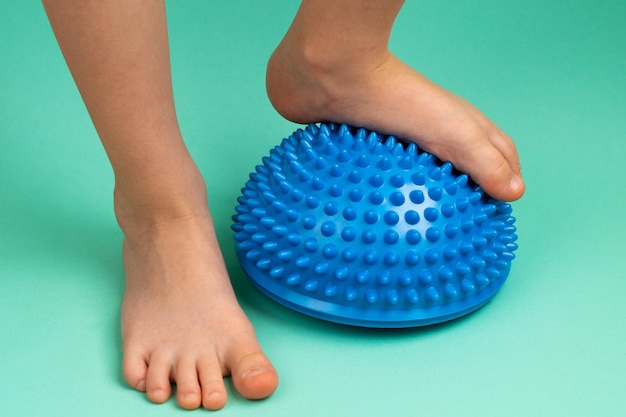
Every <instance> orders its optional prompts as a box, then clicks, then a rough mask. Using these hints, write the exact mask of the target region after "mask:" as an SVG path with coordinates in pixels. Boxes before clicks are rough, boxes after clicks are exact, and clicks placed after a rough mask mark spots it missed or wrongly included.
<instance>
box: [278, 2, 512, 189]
mask: <svg viewBox="0 0 626 417" xmlns="http://www.w3.org/2000/svg"><path fill="white" fill-rule="evenodd" d="M403 3H404V1H403V0H385V1H379V0H303V2H302V4H301V6H300V9H299V10H298V13H297V15H296V17H295V19H294V22H293V24H292V25H291V27H290V28H289V31H288V32H287V34H286V35H285V38H284V39H283V41H282V42H281V43H280V45H279V46H278V48H277V49H276V51H275V52H274V54H273V55H272V57H271V58H270V61H269V63H268V72H267V90H268V95H269V98H270V100H271V101H272V104H273V105H274V107H275V108H276V109H277V110H278V112H279V113H280V114H282V115H283V116H284V117H286V118H287V119H289V120H292V121H294V122H298V123H308V122H318V121H335V122H345V123H350V124H353V125H356V126H364V127H368V128H370V129H374V130H377V131H379V132H381V133H387V134H394V135H396V136H399V137H403V138H405V139H410V140H413V141H415V142H416V143H418V144H419V145H420V147H421V148H423V149H425V150H427V151H429V152H432V153H434V154H436V155H437V156H438V157H439V158H441V159H443V160H447V161H451V162H452V163H453V164H454V165H455V166H456V167H457V168H459V169H460V170H462V171H464V172H467V173H468V174H469V175H470V176H471V177H472V178H473V179H474V180H475V181H476V182H477V183H478V184H480V185H481V186H482V187H483V189H484V190H485V191H486V192H487V193H489V194H490V195H491V196H493V197H495V198H499V199H502V200H515V199H518V198H520V197H521V196H522V194H523V192H524V183H523V181H522V179H521V173H520V170H521V169H520V164H519V160H518V155H517V151H516V149H515V145H514V144H513V141H512V140H511V139H510V138H509V137H508V136H507V135H506V134H505V133H503V132H502V131H501V130H500V129H499V128H498V127H497V126H496V125H495V124H493V123H492V122H491V121H490V120H489V119H487V117H485V116H484V115H483V114H482V113H481V112H480V111H479V110H477V109H476V108H475V107H473V106H472V105H471V104H469V103H468V102H466V101H465V100H463V99H461V98H460V97H458V96H456V95H454V94H452V93H450V92H448V91H446V90H444V89H442V88H441V87H439V86H437V85H435V84H433V83H432V82H431V81H429V80H428V79H426V78H425V77H424V76H422V75H421V74H419V73H418V72H416V71H414V70H412V69H411V68H409V67H408V66H406V65H405V64H404V63H402V62H401V61H400V60H398V59H397V58H396V57H395V56H394V55H393V54H391V53H390V52H389V50H388V48H387V44H388V40H389V35H390V33H391V28H392V25H393V22H394V20H395V17H396V15H397V14H398V12H399V11H400V8H401V7H402V4H403Z"/></svg>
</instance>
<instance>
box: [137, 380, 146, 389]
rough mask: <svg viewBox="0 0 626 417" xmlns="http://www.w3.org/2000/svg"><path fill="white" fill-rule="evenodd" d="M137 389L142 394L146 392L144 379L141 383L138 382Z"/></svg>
mask: <svg viewBox="0 0 626 417" xmlns="http://www.w3.org/2000/svg"><path fill="white" fill-rule="evenodd" d="M135 389H136V390H137V391H141V392H143V391H145V390H146V381H145V380H143V379H142V380H141V381H139V382H137V385H135Z"/></svg>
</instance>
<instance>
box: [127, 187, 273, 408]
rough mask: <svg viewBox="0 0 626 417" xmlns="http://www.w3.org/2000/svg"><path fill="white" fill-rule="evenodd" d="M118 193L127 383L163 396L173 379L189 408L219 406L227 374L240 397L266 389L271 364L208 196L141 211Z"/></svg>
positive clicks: (155, 397)
mask: <svg viewBox="0 0 626 417" xmlns="http://www.w3.org/2000/svg"><path fill="white" fill-rule="evenodd" d="M117 194H118V195H116V214H117V216H118V221H119V223H120V226H121V227H122V229H123V230H124V232H125V240H124V248H123V253H124V264H125V269H126V281H127V284H126V292H125V295H124V301H123V306H122V339H123V351H124V361H123V373H124V377H125V379H126V381H127V382H128V384H129V385H130V386H131V387H133V388H136V389H137V390H139V391H145V392H146V393H147V396H148V398H149V399H150V400H151V401H153V402H155V403H162V402H164V401H166V400H167V399H168V398H169V397H170V394H171V386H170V382H174V383H176V385H177V393H176V398H177V401H178V403H179V404H180V406H181V407H183V408H187V409H193V408H198V407H200V406H203V407H205V408H208V409H210V410H216V409H219V408H221V407H223V406H224V404H225V403H226V390H225V386H224V383H223V376H227V375H232V378H233V382H234V385H235V387H236V389H237V390H238V391H239V393H240V394H241V395H242V396H244V397H245V398H248V399H261V398H265V397H267V396H269V395H270V394H271V393H272V392H273V391H274V390H275V389H276V385H277V382H278V380H277V376H276V372H275V370H274V368H273V367H272V365H271V363H270V362H269V360H268V359H267V358H266V356H265V355H264V354H263V352H262V351H261V348H260V347H259V344H258V342H257V339H256V336H255V333H254V330H253V328H252V325H251V324H250V322H249V321H248V319H247V317H246V316H245V314H244V313H243V311H242V310H241V308H240V307H239V305H238V303H237V300H236V299H235V295H234V293H233V290H232V287H231V284H230V281H229V278H228V274H227V271H226V268H225V265H224V261H223V260H222V257H221V252H220V249H219V247H218V244H217V240H216V237H215V231H214V228H213V224H212V220H211V217H210V214H209V211H208V207H206V203H201V204H199V205H198V209H197V210H189V211H188V212H187V213H185V211H184V210H183V211H181V210H176V214H173V212H171V211H170V212H169V213H167V211H166V210H164V209H165V207H166V205H165V204H164V205H162V206H161V207H159V210H160V211H161V213H163V212H165V215H160V216H155V215H154V213H148V215H147V216H145V215H144V214H145V212H146V207H141V208H140V209H139V210H137V209H134V208H132V206H131V205H129V204H126V203H125V202H124V199H123V198H121V197H120V195H119V193H117ZM200 194H202V193H200ZM197 201H204V202H206V199H205V198H204V199H203V198H202V196H201V198H200V199H198V200H197ZM161 203H164V202H163V201H161ZM138 213H139V215H137V214H138ZM146 220H148V221H146Z"/></svg>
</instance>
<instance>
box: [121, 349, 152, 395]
mask: <svg viewBox="0 0 626 417" xmlns="http://www.w3.org/2000/svg"><path fill="white" fill-rule="evenodd" d="M147 371H148V365H147V363H146V360H145V357H144V356H143V354H141V353H140V352H137V351H127V352H125V353H124V360H123V361H122V373H123V374H124V379H125V380H126V383H128V385H130V386H131V387H132V388H134V389H136V390H137V391H142V392H144V391H145V390H146V374H147Z"/></svg>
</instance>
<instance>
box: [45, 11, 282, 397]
mask: <svg viewBox="0 0 626 417" xmlns="http://www.w3.org/2000/svg"><path fill="white" fill-rule="evenodd" d="M44 5H45V7H46V11H47V13H48V16H49V19H50V22H51V24H52V27H53V29H54V31H55V34H56V36H57V39H58V41H59V44H60V46H61V49H62V51H63V54H64V56H65V58H66V61H67V63H68V66H69V68H70V70H71V72H72V75H73V76H74V79H75V81H76V84H77V86H78V88H79V90H80V93H81V95H82V97H83V99H84V101H85V104H86V106H87V109H88V111H89V113H90V115H91V118H92V120H93V122H94V125H95V127H96V129H97V131H98V134H99V136H100V138H101V140H102V143H103V145H104V147H105V150H106V152H107V155H108V157H109V159H110V161H111V164H112V166H113V170H114V173H115V213H116V216H117V219H118V222H119V224H120V226H121V228H122V230H123V232H124V235H125V238H124V248H123V253H124V265H125V270H126V291H125V295H124V302H123V307H122V339H123V350H124V363H123V371H124V376H125V378H126V380H127V381H128V383H129V384H130V385H131V386H132V387H134V388H137V389H138V390H141V391H147V395H148V397H149V398H150V399H151V400H152V401H155V402H162V401H165V400H166V399H167V398H168V397H169V395H170V380H173V381H174V382H176V384H177V386H178V390H177V391H178V392H177V397H178V402H179V403H180V405H181V406H183V407H185V408H195V407H198V406H200V404H203V405H204V406H205V407H207V408H211V409H216V408H220V407H221V406H223V405H224V402H225V400H226V391H225V388H224V385H223V382H222V377H223V376H225V375H228V374H232V375H233V380H234V383H235V386H236V388H237V389H238V390H239V391H240V392H241V394H242V395H243V396H244V397H248V398H262V397H265V396H267V395H269V394H271V392H272V391H273V390H274V389H275V387H276V381H277V380H276V374H275V371H274V370H273V368H272V366H271V364H270V363H269V361H268V360H267V358H266V357H265V356H264V355H263V353H262V352H261V349H260V347H259V345H258V343H257V340H256V337H255V335H254V331H253V329H252V326H251V325H250V322H249V321H248V319H247V318H246V317H245V315H244V314H243V312H242V311H241V309H240V308H239V306H238V304H237V301H236V299H235V296H234V294H233V291H232V287H231V286H230V281H229V278H228V274H227V272H226V267H225V265H224V262H223V259H222V257H221V253H220V249H219V247H218V244H217V239H216V236H215V231H214V228H213V223H212V219H211V216H210V213H209V209H208V206H207V200H206V190H205V185H204V180H203V178H202V176H201V174H200V172H199V170H198V169H197V167H196V165H195V164H194V162H193V160H192V159H191V156H190V155H189V153H188V151H187V149H186V147H185V145H184V143H183V140H182V138H181V134H180V130H179V127H178V122H177V120H176V114H175V109H174V100H173V94H172V88H171V75H170V65H169V51H168V41H167V30H166V22H165V9H164V4H163V2H158V1H153V0H147V1H133V2H127V1H125V0H113V1H102V2H83V1H77V0H49V1H47V0H45V1H44ZM225 318H227V321H226V319H225Z"/></svg>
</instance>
